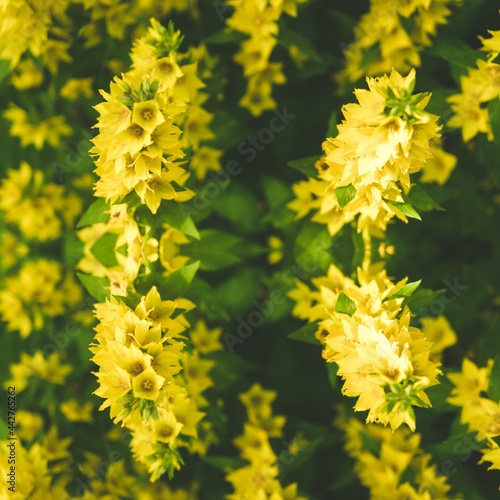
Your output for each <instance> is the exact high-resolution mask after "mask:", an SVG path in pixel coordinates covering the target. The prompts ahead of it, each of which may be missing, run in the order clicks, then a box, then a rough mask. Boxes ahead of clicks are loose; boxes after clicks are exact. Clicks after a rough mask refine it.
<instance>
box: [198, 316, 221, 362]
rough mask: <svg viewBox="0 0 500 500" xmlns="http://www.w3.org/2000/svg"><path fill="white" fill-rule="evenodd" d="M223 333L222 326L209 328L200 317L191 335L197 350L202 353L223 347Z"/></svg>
mask: <svg viewBox="0 0 500 500" xmlns="http://www.w3.org/2000/svg"><path fill="white" fill-rule="evenodd" d="M221 334H222V329H221V328H214V329H212V330H209V329H208V328H207V325H206V323H205V321H204V320H202V319H200V320H198V321H197V322H196V325H195V326H194V328H193V330H192V331H191V335H190V337H191V341H192V342H193V345H194V347H195V349H196V350H198V351H199V352H200V353H201V354H208V353H210V352H214V351H220V350H222V349H223V346H222V343H221V341H220V336H221Z"/></svg>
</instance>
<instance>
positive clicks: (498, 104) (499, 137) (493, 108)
mask: <svg viewBox="0 0 500 500" xmlns="http://www.w3.org/2000/svg"><path fill="white" fill-rule="evenodd" d="M488 114H489V115H490V124H491V131H492V132H493V136H494V138H495V144H500V99H498V98H494V99H492V100H491V101H490V102H489V103H488Z"/></svg>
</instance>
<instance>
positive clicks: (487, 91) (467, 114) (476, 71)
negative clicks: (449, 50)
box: [447, 31, 500, 142]
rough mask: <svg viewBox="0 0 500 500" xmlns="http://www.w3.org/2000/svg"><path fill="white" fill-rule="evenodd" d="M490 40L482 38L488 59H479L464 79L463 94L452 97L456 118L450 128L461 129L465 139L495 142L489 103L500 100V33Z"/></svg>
mask: <svg viewBox="0 0 500 500" xmlns="http://www.w3.org/2000/svg"><path fill="white" fill-rule="evenodd" d="M489 33H490V35H491V37H490V38H482V37H479V38H480V40H481V42H482V48H481V50H483V51H485V52H487V53H488V55H487V60H486V61H484V60H482V59H478V60H477V61H476V66H477V67H476V68H470V69H469V71H468V74H467V75H464V76H462V77H460V87H461V92H460V93H458V94H455V95H452V96H451V97H449V98H448V102H449V103H450V104H451V110H452V111H453V112H454V115H453V116H452V117H451V118H450V120H449V121H448V123H447V125H448V126H449V127H454V128H461V129H462V138H463V140H464V141H465V142H468V141H470V140H471V139H473V138H474V137H476V135H477V134H479V133H483V134H486V137H487V138H488V140H489V141H492V140H493V133H492V131H491V125H490V116H489V112H488V108H487V106H486V105H487V103H488V102H490V101H492V100H493V99H498V98H499V97H500V65H499V64H498V63H497V62H494V61H495V60H497V59H498V55H499V54H500V31H489Z"/></svg>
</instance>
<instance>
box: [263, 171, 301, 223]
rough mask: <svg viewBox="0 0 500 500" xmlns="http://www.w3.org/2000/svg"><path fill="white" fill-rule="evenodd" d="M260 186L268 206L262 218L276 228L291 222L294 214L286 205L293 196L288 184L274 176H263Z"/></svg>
mask: <svg viewBox="0 0 500 500" xmlns="http://www.w3.org/2000/svg"><path fill="white" fill-rule="evenodd" d="M262 188H263V190H264V196H265V197H266V202H267V205H268V207H269V211H268V213H267V214H266V216H265V218H264V220H265V221H266V222H269V223H270V224H272V225H273V226H274V227H276V228H283V227H285V226H288V225H290V224H292V223H293V221H294V219H295V216H294V213H293V212H292V211H291V210H290V209H289V208H287V206H286V205H287V203H288V202H289V201H290V200H292V199H293V197H294V196H293V191H292V189H291V188H290V186H289V185H288V184H286V183H285V182H283V181H281V180H279V179H276V178H275V177H268V176H263V178H262Z"/></svg>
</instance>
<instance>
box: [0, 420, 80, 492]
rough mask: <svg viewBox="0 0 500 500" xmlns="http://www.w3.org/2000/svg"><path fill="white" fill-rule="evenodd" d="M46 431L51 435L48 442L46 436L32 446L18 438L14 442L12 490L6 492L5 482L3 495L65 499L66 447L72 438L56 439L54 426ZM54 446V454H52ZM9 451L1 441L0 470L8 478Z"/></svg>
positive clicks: (67, 478) (68, 453) (66, 479)
mask: <svg viewBox="0 0 500 500" xmlns="http://www.w3.org/2000/svg"><path fill="white" fill-rule="evenodd" d="M46 434H47V436H49V435H51V441H47V439H46V440H45V442H43V443H33V444H32V445H31V446H26V444H25V443H23V442H22V441H21V440H17V441H16V476H15V482H14V484H15V490H14V492H12V490H11V491H9V492H8V493H7V487H8V486H9V485H8V483H7V484H6V485H5V486H4V485H2V493H3V495H2V496H4V498H13V499H15V500H21V499H23V498H30V496H31V497H32V498H68V493H67V491H66V485H67V484H68V483H69V482H70V480H71V479H72V476H71V473H70V472H69V467H68V466H69V465H70V463H71V455H70V451H69V450H68V447H69V445H70V444H71V439H68V438H66V439H59V438H58V435H57V432H56V429H55V428H52V429H51V430H50V431H49V433H46ZM54 446H55V449H57V453H56V454H54V453H53V450H54ZM9 451H10V450H9V447H8V446H5V442H4V443H3V444H2V446H1V448H0V460H1V462H0V473H1V474H2V475H3V476H4V478H8V473H9V472H10V471H11V469H10V465H8V464H9V461H8V459H9ZM34 492H35V493H34Z"/></svg>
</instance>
